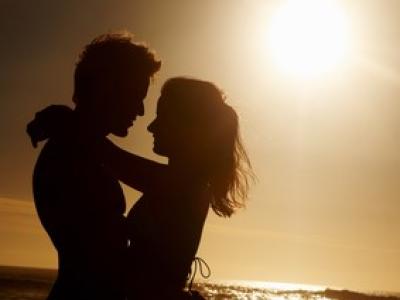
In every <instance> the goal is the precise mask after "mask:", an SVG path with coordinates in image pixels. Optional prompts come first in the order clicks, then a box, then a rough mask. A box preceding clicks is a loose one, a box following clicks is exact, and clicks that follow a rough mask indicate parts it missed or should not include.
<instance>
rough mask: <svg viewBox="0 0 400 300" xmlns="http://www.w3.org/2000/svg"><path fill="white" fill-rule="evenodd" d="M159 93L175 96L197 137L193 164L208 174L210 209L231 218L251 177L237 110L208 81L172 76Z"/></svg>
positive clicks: (176, 108) (241, 203) (241, 204)
mask: <svg viewBox="0 0 400 300" xmlns="http://www.w3.org/2000/svg"><path fill="white" fill-rule="evenodd" d="M161 92H162V95H163V94H167V95H168V97H171V98H173V99H174V108H173V109H174V111H175V112H177V113H178V115H179V116H180V117H179V122H181V121H182V122H184V124H185V126H187V127H189V128H190V129H189V130H192V132H193V139H194V140H197V143H196V142H194V143H193V144H194V145H195V146H194V147H197V148H198V149H196V151H195V152H196V153H197V154H198V155H196V157H195V159H196V160H198V163H197V164H196V165H197V166H199V167H201V168H202V172H203V173H204V174H206V175H207V182H208V186H209V189H210V191H211V194H212V199H211V207H212V209H213V210H214V212H215V213H216V214H217V215H219V216H222V217H230V216H231V215H232V214H233V213H234V212H235V211H236V210H237V209H238V208H242V207H244V206H245V202H246V200H247V196H248V189H249V184H250V181H251V180H252V179H253V178H254V176H253V172H252V168H251V163H250V160H249V157H248V156H247V153H246V150H245V148H244V146H243V143H242V140H241V137H240V131H239V118H238V115H237V113H236V111H235V110H234V109H233V108H232V107H231V106H230V105H228V104H227V103H226V102H225V95H224V93H223V92H222V91H221V90H220V89H218V88H217V87H216V86H215V85H214V84H213V83H211V82H207V81H201V80H197V79H191V78H186V77H175V78H171V79H169V80H168V81H167V82H166V83H165V84H164V86H163V88H162V91H161ZM182 118H184V119H182ZM199 145H200V146H199Z"/></svg>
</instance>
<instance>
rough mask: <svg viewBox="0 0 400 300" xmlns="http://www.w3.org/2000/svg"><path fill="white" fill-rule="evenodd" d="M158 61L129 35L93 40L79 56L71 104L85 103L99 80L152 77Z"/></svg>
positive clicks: (105, 36) (158, 63)
mask: <svg viewBox="0 0 400 300" xmlns="http://www.w3.org/2000/svg"><path fill="white" fill-rule="evenodd" d="M160 67H161V61H160V60H157V59H156V57H155V54H154V53H153V52H152V51H151V50H150V49H149V48H148V47H146V46H145V45H143V44H138V43H134V42H133V41H132V34H130V33H128V32H124V33H109V34H103V35H100V36H98V37H96V38H95V39H94V40H93V41H92V42H91V43H90V44H88V45H87V46H85V48H84V49H83V51H82V53H81V54H80V55H79V59H78V62H77V64H76V68H75V74H74V97H73V99H74V102H75V103H78V102H80V101H82V100H83V101H84V99H85V98H87V96H88V95H90V93H91V92H92V91H93V90H95V89H97V88H99V86H100V85H101V82H103V81H102V80H104V79H106V80H114V79H119V78H121V79H123V78H124V76H132V75H134V76H137V77H138V78H146V77H147V78H152V77H153V75H154V74H155V73H156V72H157V71H158V70H159V69H160Z"/></svg>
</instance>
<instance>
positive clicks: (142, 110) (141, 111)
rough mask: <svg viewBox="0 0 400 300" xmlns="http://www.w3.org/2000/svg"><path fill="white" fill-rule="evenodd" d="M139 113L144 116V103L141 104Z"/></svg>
mask: <svg viewBox="0 0 400 300" xmlns="http://www.w3.org/2000/svg"><path fill="white" fill-rule="evenodd" d="M137 115H138V116H141V117H143V116H144V105H143V103H140V104H139V107H138V111H137Z"/></svg>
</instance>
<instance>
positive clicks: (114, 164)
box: [95, 139, 167, 192]
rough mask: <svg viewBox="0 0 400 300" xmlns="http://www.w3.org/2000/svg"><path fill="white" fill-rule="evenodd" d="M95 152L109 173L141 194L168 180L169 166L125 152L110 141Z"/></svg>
mask: <svg viewBox="0 0 400 300" xmlns="http://www.w3.org/2000/svg"><path fill="white" fill-rule="evenodd" d="M95 152H96V153H97V155H98V156H99V159H100V160H101V162H102V163H103V164H104V167H105V168H106V169H107V170H108V171H109V172H111V173H112V174H113V175H114V176H115V177H116V178H117V179H119V180H121V181H122V182H123V183H125V184H127V185H128V186H130V187H132V188H134V189H135V190H138V191H140V192H144V191H146V190H151V189H155V188H158V187H161V185H162V184H163V183H164V181H165V179H166V172H167V165H165V164H161V163H158V162H155V161H153V160H150V159H146V158H143V157H141V156H138V155H135V154H133V153H130V152H128V151H125V150H123V149H121V148H119V147H118V146H116V145H115V144H113V143H112V142H111V141H110V140H108V139H105V140H103V141H102V142H101V145H100V146H99V147H96V149H95Z"/></svg>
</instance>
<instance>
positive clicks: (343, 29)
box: [267, 0, 350, 78]
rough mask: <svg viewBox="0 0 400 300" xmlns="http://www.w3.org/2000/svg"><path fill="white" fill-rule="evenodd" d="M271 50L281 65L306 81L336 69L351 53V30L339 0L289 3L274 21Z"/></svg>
mask: <svg viewBox="0 0 400 300" xmlns="http://www.w3.org/2000/svg"><path fill="white" fill-rule="evenodd" d="M269 29H270V30H269V33H268V40H267V43H268V49H269V51H270V54H271V55H272V57H273V61H274V62H275V63H276V64H277V66H278V67H279V68H280V69H282V70H283V71H285V72H288V73H290V74H293V75H297V76H300V77H302V78H309V77H315V76H318V75H320V74H322V73H324V72H327V71H330V70H332V69H333V68H334V67H335V66H338V65H339V64H340V63H341V62H343V60H344V59H345V58H346V55H347V53H348V51H349V47H350V45H349V28H348V22H347V19H346V16H345V14H344V12H343V9H341V7H340V6H339V5H338V3H337V1H329V0H302V1H299V0H291V1H290V0H289V1H287V2H285V3H284V4H283V5H282V6H281V7H279V8H278V10H277V11H276V13H275V15H274V16H273V17H272V19H271V23H270V25H269Z"/></svg>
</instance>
